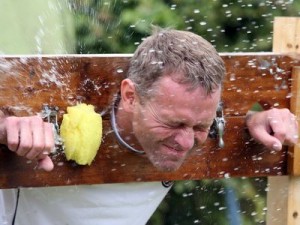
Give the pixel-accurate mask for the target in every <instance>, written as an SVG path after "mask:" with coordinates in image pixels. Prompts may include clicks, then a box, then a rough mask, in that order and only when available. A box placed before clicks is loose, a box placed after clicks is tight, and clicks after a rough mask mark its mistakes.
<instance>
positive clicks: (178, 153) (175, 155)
mask: <svg viewBox="0 0 300 225" xmlns="http://www.w3.org/2000/svg"><path fill="white" fill-rule="evenodd" d="M163 147H164V152H165V153H166V155H168V156H170V157H171V158H172V159H175V160H178V159H182V158H184V157H185V155H186V153H187V152H186V151H183V150H181V149H178V148H174V147H172V146H169V145H166V144H164V145H163Z"/></svg>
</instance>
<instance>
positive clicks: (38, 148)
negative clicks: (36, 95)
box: [0, 115, 54, 171]
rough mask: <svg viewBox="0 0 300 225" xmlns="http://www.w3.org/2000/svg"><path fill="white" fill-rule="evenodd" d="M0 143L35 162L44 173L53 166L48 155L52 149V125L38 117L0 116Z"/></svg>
mask: <svg viewBox="0 0 300 225" xmlns="http://www.w3.org/2000/svg"><path fill="white" fill-rule="evenodd" d="M0 143H1V144H5V145H7V147H8V148H9V149H10V150H11V151H13V152H15V153H16V154H18V155H19V156H24V157H26V158H27V159H30V160H37V161H38V167H39V168H41V169H44V170H46V171H50V170H52V169H53V167H54V165H53V162H52V160H51V159H50V157H49V156H48V155H49V153H50V152H51V151H52V150H53V149H54V135H53V128H52V124H50V123H46V122H44V121H43V120H42V118H40V117H39V116H31V117H4V116H3V115H2V116H1V115H0Z"/></svg>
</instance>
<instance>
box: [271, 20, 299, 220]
mask: <svg viewBox="0 0 300 225" xmlns="http://www.w3.org/2000/svg"><path fill="white" fill-rule="evenodd" d="M299 46H300V18H299V17H276V18H275V20H274V34H273V52H275V53H286V54H289V55H291V56H296V54H299V53H300V47H299ZM299 88H300V68H294V70H293V80H292V96H293V97H292V99H291V111H292V112H293V113H295V115H296V116H297V118H298V119H299V118H300V90H299ZM299 145H300V144H297V145H296V146H295V147H294V148H293V149H290V152H289V174H291V175H290V176H286V177H269V178H268V185H269V187H268V188H269V191H268V194H267V207H268V213H267V225H285V224H286V225H298V224H300V178H299V177H297V176H298V175H300V154H299V151H300V149H299ZM294 162H295V163H294Z"/></svg>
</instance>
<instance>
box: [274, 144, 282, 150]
mask: <svg viewBox="0 0 300 225" xmlns="http://www.w3.org/2000/svg"><path fill="white" fill-rule="evenodd" d="M272 149H273V150H275V151H280V150H281V145H279V144H273V146H272Z"/></svg>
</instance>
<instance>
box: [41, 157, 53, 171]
mask: <svg viewBox="0 0 300 225" xmlns="http://www.w3.org/2000/svg"><path fill="white" fill-rule="evenodd" d="M38 168H39V169H43V170H45V171H51V170H53V168H54V164H53V162H52V160H51V158H50V157H49V156H46V157H45V158H43V159H40V160H38Z"/></svg>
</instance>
